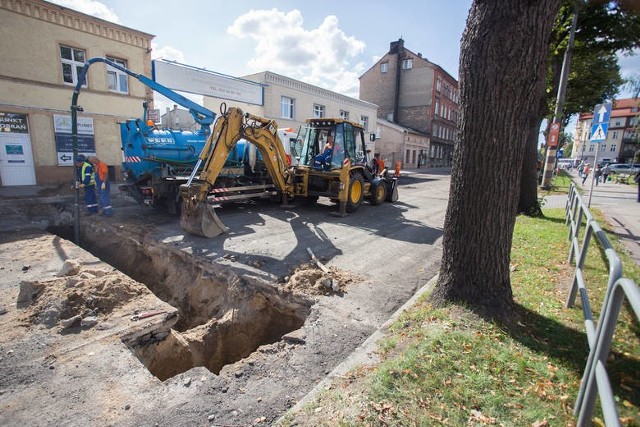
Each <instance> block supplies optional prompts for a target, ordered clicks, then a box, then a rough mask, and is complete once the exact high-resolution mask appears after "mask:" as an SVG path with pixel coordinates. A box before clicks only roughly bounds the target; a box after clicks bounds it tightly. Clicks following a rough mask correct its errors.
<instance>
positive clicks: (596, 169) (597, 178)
mask: <svg viewBox="0 0 640 427" xmlns="http://www.w3.org/2000/svg"><path fill="white" fill-rule="evenodd" d="M593 173H594V174H595V177H596V185H598V184H599V183H600V176H601V175H602V170H601V169H600V165H596V168H595V170H594V171H593Z"/></svg>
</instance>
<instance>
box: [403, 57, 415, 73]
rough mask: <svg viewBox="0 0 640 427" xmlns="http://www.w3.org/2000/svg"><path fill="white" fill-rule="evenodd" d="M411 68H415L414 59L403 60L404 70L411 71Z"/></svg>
mask: <svg viewBox="0 0 640 427" xmlns="http://www.w3.org/2000/svg"><path fill="white" fill-rule="evenodd" d="M411 68H413V59H412V58H409V59H403V60H402V69H403V70H410V69H411Z"/></svg>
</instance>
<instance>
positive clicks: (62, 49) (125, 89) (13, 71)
mask: <svg viewBox="0 0 640 427" xmlns="http://www.w3.org/2000/svg"><path fill="white" fill-rule="evenodd" d="M153 38H154V36H153V35H151V34H147V33H144V32H141V31H137V30H134V29H131V28H127V27H124V26H121V25H118V24H114V23H111V22H108V21H104V20H102V19H98V18H95V17H92V16H89V15H85V14H83V13H80V12H76V11H74V10H71V9H68V8H65V7H62V6H58V5H54V4H52V3H48V2H46V1H42V0H0V40H2V43H1V44H0V58H2V59H1V60H0V185H1V186H10V185H33V184H39V185H42V184H51V183H62V182H65V181H68V180H71V179H72V177H73V167H72V166H73V159H72V158H71V153H70V151H69V149H70V147H71V145H70V144H71V142H70V141H71V139H70V127H69V126H70V114H71V113H70V105H71V97H72V94H73V89H74V87H75V84H76V82H77V81H78V73H79V71H80V69H81V68H82V66H83V64H84V62H85V61H86V60H88V59H90V58H93V57H106V58H109V59H111V60H113V61H115V62H116V63H119V64H121V65H124V66H125V67H126V68H129V69H130V70H132V71H135V72H137V73H140V74H144V75H146V76H150V75H151V40H152V39H153ZM152 99H153V96H152V92H151V90H149V89H148V88H146V87H145V86H144V85H142V84H141V83H140V82H138V81H137V80H136V79H134V78H130V77H128V76H127V75H126V74H125V73H122V72H121V71H119V70H117V69H115V68H111V67H107V66H106V65H105V64H102V63H97V64H95V65H93V66H92V67H91V68H90V70H89V73H88V76H87V81H86V85H85V86H84V87H83V89H82V91H81V93H80V97H79V105H81V106H82V107H83V112H81V113H79V114H78V117H79V131H78V134H79V151H80V152H85V153H92V152H95V153H97V155H98V156H99V157H100V158H101V159H102V160H103V161H104V162H106V163H107V164H108V165H110V166H114V171H115V172H116V176H119V172H120V164H121V162H122V151H121V149H120V146H121V144H120V135H119V132H120V131H119V126H118V125H117V123H118V122H121V121H124V120H125V119H128V118H136V117H140V116H141V115H142V103H143V102H144V101H148V102H151V101H152Z"/></svg>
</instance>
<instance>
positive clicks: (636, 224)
mask: <svg viewBox="0 0 640 427" xmlns="http://www.w3.org/2000/svg"><path fill="white" fill-rule="evenodd" d="M567 172H568V173H569V175H570V176H571V178H572V180H573V182H574V183H575V184H576V185H577V186H578V188H580V189H581V190H582V200H583V201H584V202H585V203H589V193H590V192H591V205H590V206H591V207H592V208H597V209H599V210H601V211H602V213H603V214H604V215H605V217H606V218H607V221H608V222H609V223H610V224H611V225H612V227H613V231H614V233H615V234H616V235H617V236H618V238H619V239H620V241H621V242H622V243H623V245H624V246H625V247H626V248H627V250H628V251H629V253H630V255H631V258H632V259H633V260H634V261H635V262H636V263H638V264H640V203H638V202H637V197H638V184H629V185H627V184H618V183H614V182H606V183H603V182H600V184H598V185H597V186H596V185H595V183H593V187H592V182H591V181H592V177H593V174H590V175H589V177H588V178H587V180H586V181H585V183H584V185H582V179H581V178H580V177H579V176H578V171H577V170H575V169H571V170H568V171H567Z"/></svg>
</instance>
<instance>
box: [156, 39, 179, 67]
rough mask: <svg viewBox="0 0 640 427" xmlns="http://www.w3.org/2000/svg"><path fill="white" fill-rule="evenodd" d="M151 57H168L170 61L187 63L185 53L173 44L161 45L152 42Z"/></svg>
mask: <svg viewBox="0 0 640 427" xmlns="http://www.w3.org/2000/svg"><path fill="white" fill-rule="evenodd" d="M151 49H152V50H151V58H153V59H159V58H162V59H166V60H169V61H177V62H180V63H182V64H185V63H186V62H185V59H184V53H183V52H182V51H181V50H180V49H177V48H175V47H173V46H162V47H159V46H158V45H157V44H156V43H155V42H151Z"/></svg>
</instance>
